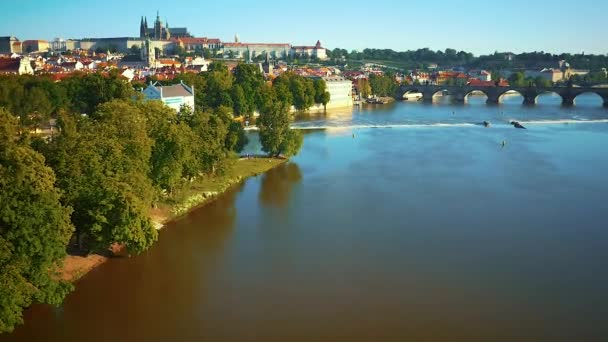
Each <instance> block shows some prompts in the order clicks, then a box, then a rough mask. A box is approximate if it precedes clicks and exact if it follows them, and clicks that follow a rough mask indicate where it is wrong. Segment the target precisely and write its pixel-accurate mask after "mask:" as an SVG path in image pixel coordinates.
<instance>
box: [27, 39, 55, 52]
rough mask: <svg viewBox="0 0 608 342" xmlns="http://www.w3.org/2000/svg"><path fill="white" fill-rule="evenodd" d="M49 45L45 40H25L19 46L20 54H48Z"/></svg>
mask: <svg viewBox="0 0 608 342" xmlns="http://www.w3.org/2000/svg"><path fill="white" fill-rule="evenodd" d="M49 48H50V44H49V42H48V41H46V40H26V41H24V42H23V43H22V44H21V50H22V53H32V52H48V51H49Z"/></svg>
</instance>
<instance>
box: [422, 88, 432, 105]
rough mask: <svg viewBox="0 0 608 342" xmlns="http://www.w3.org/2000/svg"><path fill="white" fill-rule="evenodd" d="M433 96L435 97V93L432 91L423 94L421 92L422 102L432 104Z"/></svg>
mask: <svg viewBox="0 0 608 342" xmlns="http://www.w3.org/2000/svg"><path fill="white" fill-rule="evenodd" d="M433 95H435V92H433V91H424V92H422V101H423V102H426V103H432V102H433Z"/></svg>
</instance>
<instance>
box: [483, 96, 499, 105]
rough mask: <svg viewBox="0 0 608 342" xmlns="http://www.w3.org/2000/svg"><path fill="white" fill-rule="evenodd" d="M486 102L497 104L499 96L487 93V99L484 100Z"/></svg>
mask: <svg viewBox="0 0 608 342" xmlns="http://www.w3.org/2000/svg"><path fill="white" fill-rule="evenodd" d="M486 104H489V105H498V104H500V97H498V96H490V95H488V99H487V100H486Z"/></svg>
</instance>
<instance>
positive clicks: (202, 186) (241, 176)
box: [59, 157, 288, 283]
mask: <svg viewBox="0 0 608 342" xmlns="http://www.w3.org/2000/svg"><path fill="white" fill-rule="evenodd" d="M287 161H288V159H285V158H271V157H268V158H260V157H256V158H240V159H238V160H237V161H236V162H235V164H234V166H233V168H232V170H231V171H230V172H228V173H227V174H225V175H221V176H214V177H205V178H201V179H198V180H196V181H194V182H192V183H191V184H190V185H189V186H188V187H187V188H186V189H185V190H184V191H182V192H180V193H179V194H177V195H176V196H173V197H171V198H167V199H165V200H163V201H162V202H161V203H159V205H158V206H157V207H156V208H151V209H150V213H149V216H150V219H151V220H152V223H153V224H154V226H155V228H156V229H157V230H161V229H163V228H164V227H165V226H166V225H167V224H168V223H170V222H172V221H175V220H179V219H180V218H182V217H184V216H186V215H188V214H189V213H190V212H192V211H194V210H197V209H199V208H202V207H203V206H205V205H207V204H209V203H212V202H213V201H215V200H216V199H217V198H218V197H220V196H222V195H223V194H224V193H225V192H227V191H230V190H231V189H233V188H234V186H236V185H237V184H240V183H242V182H245V181H247V179H249V178H251V177H255V176H258V175H260V174H263V173H265V172H267V171H269V170H271V169H273V168H275V167H277V166H279V165H281V164H283V163H285V162H287ZM126 256H128V254H127V253H126V251H125V249H124V248H123V247H121V246H116V245H115V246H112V247H111V248H110V249H108V253H106V254H103V253H95V254H89V255H87V256H81V255H67V256H66V257H65V259H64V261H63V265H62V267H61V268H60V270H59V273H60V278H61V280H64V281H68V282H72V283H75V282H77V281H78V280H80V279H81V278H82V277H84V276H85V275H86V274H87V273H89V272H90V271H92V270H94V269H95V268H96V267H98V266H100V265H102V264H104V263H105V262H107V261H109V260H111V259H112V258H114V257H126Z"/></svg>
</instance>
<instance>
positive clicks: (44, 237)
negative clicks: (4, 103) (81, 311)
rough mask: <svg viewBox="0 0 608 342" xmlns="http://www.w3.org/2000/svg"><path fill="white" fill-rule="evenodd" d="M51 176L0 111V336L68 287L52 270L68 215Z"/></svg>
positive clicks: (61, 250) (65, 238)
mask: <svg viewBox="0 0 608 342" xmlns="http://www.w3.org/2000/svg"><path fill="white" fill-rule="evenodd" d="M54 183H55V175H54V173H53V171H52V170H51V169H50V168H48V167H47V166H45V162H44V157H43V156H42V155H41V154H39V153H38V152H36V151H34V150H33V149H32V148H31V147H30V146H29V145H28V144H27V139H20V138H19V137H18V135H17V120H16V118H14V117H13V116H12V115H11V114H9V113H8V112H7V111H6V110H4V109H0V189H2V191H0V284H1V286H0V332H6V331H11V330H12V329H13V327H14V326H15V325H16V324H20V323H22V321H23V320H22V318H21V311H22V310H23V309H24V308H25V307H27V306H28V305H30V304H31V303H48V304H60V303H61V301H62V300H63V297H64V296H65V295H66V294H67V292H68V291H69V290H70V288H71V286H70V285H69V284H66V283H64V282H62V281H60V280H59V277H58V276H57V274H56V270H57V269H58V268H59V266H60V264H61V261H62V260H63V258H64V256H65V246H66V245H67V243H68V240H69V238H70V236H71V233H72V230H73V227H72V225H71V224H70V219H69V218H70V212H71V210H70V209H69V208H67V207H64V206H62V205H61V203H60V195H59V191H58V190H57V189H56V188H55V187H54Z"/></svg>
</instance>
